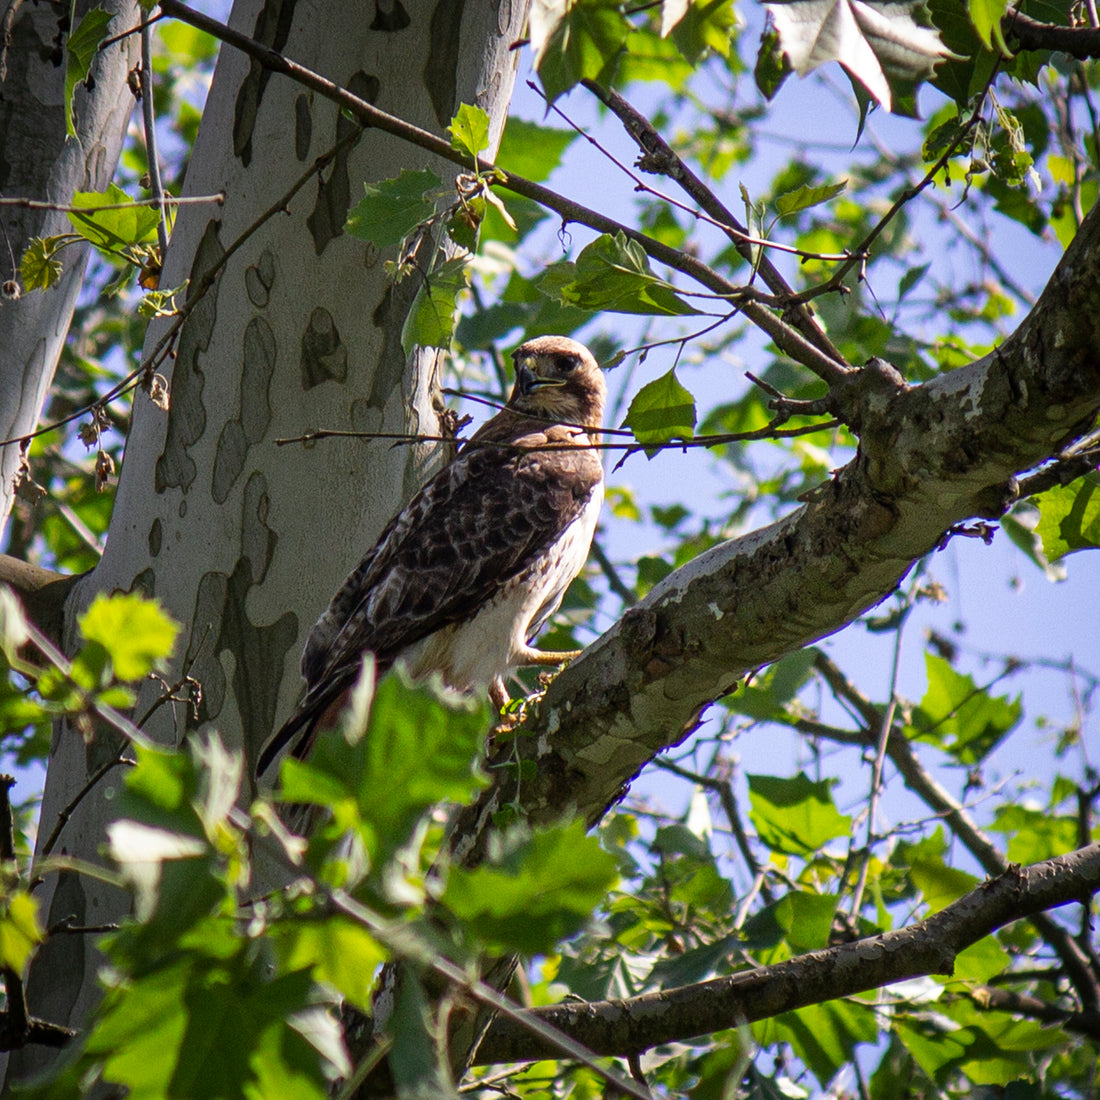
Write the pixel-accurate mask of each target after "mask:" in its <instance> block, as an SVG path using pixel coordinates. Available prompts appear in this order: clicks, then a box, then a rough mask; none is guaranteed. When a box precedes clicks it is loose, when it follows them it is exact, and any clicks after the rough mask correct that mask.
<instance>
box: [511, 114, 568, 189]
mask: <svg viewBox="0 0 1100 1100" xmlns="http://www.w3.org/2000/svg"><path fill="white" fill-rule="evenodd" d="M577 137H578V134H577V133H576V131H574V130H561V129H557V128H555V127H553V126H540V125H539V124H538V123H537V122H529V121H527V120H526V119H523V118H514V117H511V116H509V118H508V122H507V124H506V125H505V127H504V137H503V138H501V142H500V152H499V153H498V154H497V164H498V165H500V167H501V168H503V169H505V170H506V171H508V172H515V173H516V175H518V176H523V177H524V178H525V179H529V180H534V181H535V182H536V183H540V182H542V181H543V180H545V179H546V178H547V177H548V176H549V175H550V173H551V172H553V171H554V169H555V168H556V167H557V166H558V165H559V164H560V163H561V158H562V155H563V154H564V153H565V150H566V149H568V148H569V146H570V145H571V144H572V143H573V142H574V141H575V140H576V139H577ZM511 202H512V199H511V197H510V196H509V203H511Z"/></svg>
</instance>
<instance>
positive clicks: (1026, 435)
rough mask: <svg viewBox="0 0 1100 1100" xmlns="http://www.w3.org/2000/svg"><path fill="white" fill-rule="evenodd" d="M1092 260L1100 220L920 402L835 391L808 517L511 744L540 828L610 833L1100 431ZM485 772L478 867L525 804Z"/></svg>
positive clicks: (726, 567) (592, 655) (713, 576)
mask: <svg viewBox="0 0 1100 1100" xmlns="http://www.w3.org/2000/svg"><path fill="white" fill-rule="evenodd" d="M1098 254H1100V211H1094V212H1093V213H1092V214H1090V215H1089V217H1088V218H1087V219H1086V221H1085V223H1084V225H1083V226H1082V228H1081V231H1080V232H1079V234H1078V236H1077V238H1076V240H1075V241H1074V242H1073V244H1072V245H1071V246H1070V248H1069V249H1068V251H1067V252H1066V255H1065V256H1064V258H1063V260H1062V262H1061V264H1060V265H1059V267H1058V269H1057V270H1056V272H1055V273H1054V275H1053V276H1052V278H1051V280H1050V283H1049V285H1048V286H1047V288H1046V290H1045V291H1044V293H1043V295H1042V297H1041V298H1040V300H1039V302H1038V303H1037V305H1036V307H1035V309H1033V310H1032V312H1031V313H1030V314H1029V315H1028V317H1027V318H1026V319H1025V321H1024V322H1023V324H1022V325H1021V326H1020V328H1019V329H1018V330H1017V332H1016V333H1015V334H1014V335H1013V336H1012V337H1011V338H1010V339H1009V340H1008V341H1006V343H1005V344H1004V345H1003V346H1002V347H1000V348H998V349H997V350H995V351H994V352H992V353H991V354H990V355H987V356H985V357H984V358H982V359H980V360H977V361H976V362H974V363H972V364H970V365H969V366H967V367H963V368H961V369H959V370H957V371H952V372H951V373H949V374H945V375H943V376H941V377H939V378H937V379H935V380H933V381H932V382H930V383H927V384H926V385H923V386H908V385H906V384H905V383H904V382H903V381H902V379H901V378H900V377H899V376H898V375H897V374H896V373H895V372H893V371H892V370H891V368H889V366H888V365H887V364H883V363H881V362H876V363H872V364H871V365H869V366H868V367H865V368H864V369H863V370H861V371H859V372H858V373H857V374H856V375H853V376H851V379H850V382H849V383H848V384H846V385H845V386H843V387H837V388H836V389H835V390H834V393H833V394H832V395H831V400H832V401H834V402H835V403H836V405H837V406H839V407H840V408H839V410H838V411H840V412H841V414H842V416H843V418H844V419H847V420H849V421H850V422H852V423H854V424H855V425H856V426H857V427H858V429H859V433H860V439H861V445H860V452H859V454H858V456H857V458H856V459H855V460H853V461H852V462H851V463H849V465H848V466H846V467H845V468H844V469H843V470H841V471H839V472H838V473H837V474H836V476H835V477H834V478H833V479H832V480H831V481H830V482H829V483H827V484H826V485H823V486H821V488H820V489H819V490H818V491H817V492H816V493H815V494H814V497H813V499H812V500H811V501H810V502H809V503H808V504H806V505H805V506H804V507H803V508H801V509H799V510H798V511H796V512H794V513H793V514H791V515H789V516H787V517H786V518H784V519H782V520H780V521H779V522H777V523H774V524H772V525H771V526H769V527H766V528H764V529H762V530H760V531H755V532H753V533H751V534H749V535H746V536H744V537H742V538H739V539H735V540H733V541H731V542H727V543H724V544H722V545H720V546H717V547H714V548H713V549H711V550H710V551H708V552H707V553H705V554H702V555H700V556H699V557H698V558H696V559H695V560H694V561H692V562H690V563H689V564H688V565H686V566H684V567H683V568H681V569H679V570H677V571H675V572H674V573H672V574H670V575H669V577H667V578H666V579H665V580H664V581H663V582H662V583H661V584H659V585H658V586H657V587H656V588H654V589H653V591H651V592H650V593H649V595H648V596H647V597H646V599H645V600H643V601H642V603H641V604H639V606H637V607H636V608H634V609H632V610H631V611H628V612H627V613H626V615H624V616H623V618H622V619H621V620H620V622H618V623H617V624H616V625H615V626H614V627H613V628H612V629H611V630H610V631H608V632H607V633H606V634H605V635H603V637H601V638H600V639H599V640H598V641H597V642H596V643H594V644H593V645H592V646H590V647H589V648H588V649H587V650H586V651H585V652H584V654H582V656H581V657H579V658H578V659H577V660H576V661H574V662H573V663H572V664H571V665H570V666H569V667H567V668H566V669H565V670H564V671H563V672H562V673H561V675H560V676H558V678H557V679H556V680H555V681H554V682H553V683H552V684H551V685H550V688H549V690H548V691H547V693H546V696H545V698H544V699H543V701H542V704H541V706H540V707H539V709H538V711H537V713H536V714H535V715H533V716H532V717H531V718H530V719H528V721H527V723H526V728H527V730H528V731H529V732H530V733H531V734H532V736H530V737H523V738H520V739H519V741H518V742H516V743H515V744H516V745H517V746H518V748H519V751H521V752H523V753H526V754H528V755H529V757H530V758H531V759H533V760H534V761H536V763H537V774H536V775H535V777H534V779H528V778H525V780H524V786H523V802H524V806H525V808H526V809H527V811H528V813H529V815H530V818H531V820H532V822H535V823H537V822H541V821H549V820H555V819H558V818H560V817H561V816H562V814H564V813H568V812H569V811H570V810H572V811H574V812H576V813H579V814H580V815H582V816H583V817H585V818H586V819H587V820H589V821H596V820H598V819H599V817H600V816H601V815H602V814H603V813H604V811H605V809H606V808H607V807H608V806H609V805H610V804H611V803H612V802H614V801H615V799H616V798H617V797H618V796H619V794H620V792H621V791H622V789H623V787H624V785H625V784H627V783H629V782H630V780H631V779H632V778H633V777H634V776H635V775H636V774H637V773H638V771H639V770H640V769H641V768H642V767H643V766H644V765H645V763H646V762H647V761H648V760H650V759H651V758H652V757H653V756H654V755H655V754H656V753H657V752H660V751H662V750H663V749H665V748H667V747H668V746H669V745H671V744H675V743H677V742H679V741H680V740H682V739H683V738H684V737H685V736H686V735H687V734H688V733H689V732H690V731H691V730H692V729H693V728H694V727H695V725H696V723H697V722H698V720H699V716H700V714H701V713H702V711H703V710H704V709H705V708H706V707H707V706H708V705H710V704H711V703H713V702H714V701H715V700H716V699H718V698H720V697H721V696H722V695H723V694H725V693H727V692H728V691H731V690H733V689H734V688H735V686H736V684H737V681H738V680H739V679H740V678H741V677H742V676H744V675H745V674H746V673H747V672H748V671H750V670H752V669H754V668H759V667H760V666H762V665H766V664H768V663H770V662H772V661H774V660H777V659H778V658H779V657H782V656H783V655H784V654H786V653H790V652H792V651H794V650H796V649H799V648H801V647H803V646H805V645H807V644H809V643H811V642H813V641H816V640H817V639H819V638H822V637H824V636H826V635H828V634H831V633H833V632H834V631H836V630H839V629H840V628H841V627H842V626H844V625H845V624H847V623H848V622H851V621H852V620H853V619H854V618H855V617H856V616H858V615H859V614H861V613H862V612H864V611H866V610H867V609H868V608H869V607H872V606H874V605H875V604H876V603H878V602H879V601H880V600H882V599H883V598H884V597H885V596H887V595H888V594H889V593H890V592H892V591H893V590H894V588H895V586H896V585H897V583H898V582H899V580H900V579H901V578H902V577H904V576H905V574H906V573H907V572H908V571H909V569H910V568H911V567H912V565H913V563H914V562H915V561H917V560H918V559H919V558H920V557H922V556H923V555H924V554H927V553H929V552H930V551H931V550H933V549H934V548H936V547H937V546H938V545H940V543H941V542H942V539H943V537H944V534H945V532H948V531H949V530H950V529H951V528H952V527H953V526H954V525H956V524H958V523H960V522H962V521H964V520H967V519H970V518H972V517H975V516H980V517H985V518H996V517H998V516H1000V515H1001V514H1003V512H1004V511H1005V509H1006V508H1007V507H1008V506H1010V505H1011V503H1012V502H1013V501H1014V499H1015V497H1016V492H1017V489H1016V475H1017V474H1019V473H1020V472H1023V471H1027V470H1030V469H1032V468H1034V467H1035V466H1037V465H1039V464H1040V463H1042V462H1044V461H1046V460H1048V459H1049V458H1050V457H1051V456H1052V455H1056V454H1058V453H1059V452H1060V451H1061V450H1062V449H1063V448H1064V447H1065V446H1066V445H1067V444H1068V443H1069V442H1070V441H1072V440H1073V439H1076V438H1078V437H1080V436H1082V435H1084V434H1085V433H1086V432H1087V431H1088V430H1089V429H1090V428H1091V427H1092V425H1093V421H1094V418H1095V416H1096V413H1097V410H1098V409H1100V354H1098V352H1097V349H1098V348H1100V277H1098V275H1097V272H1098V271H1100V265H1098V263H1097V256H1098ZM499 751H500V752H501V753H510V752H512V751H513V744H512V743H511V742H510V743H509V745H508V746H507V748H506V749H501V750H499ZM489 763H490V765H492V764H494V763H499V761H497V760H490V762H489ZM491 771H492V774H493V775H494V785H493V786H492V787H490V788H488V789H487V791H486V792H485V793H484V794H483V796H482V797H481V798H480V799H479V801H478V802H477V804H475V805H474V806H472V807H470V808H468V809H467V810H466V811H465V812H464V814H463V817H462V820H461V822H460V823H459V830H458V831H459V834H460V835H464V837H465V839H464V840H463V841H462V842H461V843H459V845H458V849H459V852H460V854H468V853H469V854H473V855H474V856H475V858H476V853H477V850H478V849H479V847H480V844H481V841H482V839H483V838H482V828H483V826H484V824H485V823H486V822H488V821H490V820H491V819H492V815H493V814H494V813H495V812H496V810H497V809H498V808H499V807H500V806H501V805H504V804H506V803H508V802H509V801H510V800H511V799H512V797H513V795H514V790H513V789H512V788H511V780H510V779H509V776H510V775H511V774H513V772H512V770H511V769H505V768H496V769H491Z"/></svg>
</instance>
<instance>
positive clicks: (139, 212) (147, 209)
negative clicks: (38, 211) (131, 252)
mask: <svg viewBox="0 0 1100 1100" xmlns="http://www.w3.org/2000/svg"><path fill="white" fill-rule="evenodd" d="M132 202H133V200H132V199H131V198H130V196H129V195H127V194H126V192H125V191H123V190H122V188H121V187H118V186H116V185H115V184H113V183H112V184H108V186H107V190H106V191H77V192H76V194H74V195H73V198H72V205H73V206H77V207H92V208H93V209H90V210H81V211H73V212H70V213H69V215H68V217H69V221H70V222H72V225H73V228H74V229H75V230H76V231H77V232H78V233H79V234H80V235H81V236H82V237H83V238H84V239H85V240H87V241H90V242H91V243H92V244H93V245H95V247H96V248H98V249H100V250H101V251H103V252H110V253H117V252H121V251H122V250H123V249H124V248H132V247H133V246H134V245H137V244H141V243H142V242H143V241H148V240H151V239H152V237H153V235H154V234H155V232H156V228H157V222H158V221H159V220H160V215H159V214H158V213H157V211H156V208H155V207H152V206H134V205H124V206H123V207H122V208H121V209H119V210H97V209H94V207H99V206H112V205H115V204H118V203H132Z"/></svg>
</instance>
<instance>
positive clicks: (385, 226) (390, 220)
mask: <svg viewBox="0 0 1100 1100" xmlns="http://www.w3.org/2000/svg"><path fill="white" fill-rule="evenodd" d="M438 187H439V177H438V176H437V175H436V174H435V173H434V172H432V171H430V170H429V169H427V168H425V169H423V170H422V171H412V170H410V169H408V168H405V169H402V171H401V174H400V175H399V176H396V177H394V178H393V179H388V180H383V181H382V182H381V183H377V184H370V183H368V184H366V185H365V186H364V188H363V190H364V191H365V192H366V194H365V195H364V196H363V198H361V199H360V200H359V202H358V204H357V205H356V206H355V207H354V209H352V210H351V212H350V213H349V214H348V220H347V225H346V226H345V228H346V229H347V231H348V232H349V233H350V234H351V235H352V236H353V237H359V238H361V239H362V240H365V241H371V242H372V243H373V244H375V245H376V246H377V247H378V248H385V247H386V246H387V245H394V244H398V243H399V242H400V241H402V240H404V239H405V237H407V236H408V235H409V234H410V233H411V232H412V231H413V229H415V228H416V227H417V226H418V225H420V224H421V223H422V222H425V221H427V220H428V219H429V218H432V217H434V216H435V201H434V199H433V198H429V195H430V194H431V193H432V192H433V191H435V190H437V189H438Z"/></svg>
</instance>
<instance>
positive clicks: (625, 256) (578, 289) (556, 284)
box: [538, 232, 699, 316]
mask: <svg viewBox="0 0 1100 1100" xmlns="http://www.w3.org/2000/svg"><path fill="white" fill-rule="evenodd" d="M538 286H539V290H541V291H542V292H543V294H546V295H548V296H550V297H552V298H557V299H558V300H559V301H561V302H563V303H565V304H566V305H573V306H578V307H579V308H581V309H586V310H591V311H592V312H597V311H604V310H610V311H611V312H614V313H641V314H650V315H653V316H683V315H685V314H690V313H698V312H699V311H698V310H697V309H695V308H694V307H693V306H690V305H688V303H687V302H685V301H684V300H683V298H681V297H680V296H679V295H678V294H677V293H676V291H675V290H674V289H673V288H672V287H671V286H670V285H669V284H668V283H666V282H665V281H664V280H663V279H659V278H657V276H656V275H654V274H653V272H652V270H651V269H650V266H649V261H648V259H647V258H646V254H645V250H644V249H643V248H642V246H641V245H640V244H638V242H637V241H632V240H630V239H628V238H627V237H626V236H625V235H624V234H623V233H621V232H620V233H617V234H616V235H615V236H614V237H612V236H611V235H610V234H608V233H604V234H601V235H600V236H599V237H597V238H596V239H595V240H594V241H593V242H592V243H591V244H589V245H587V246H586V247H585V248H584V249H583V250H582V251H581V254H580V255H579V256H578V257H577V262H576V263H575V264H572V263H567V262H563V263H558V264H553V265H552V266H550V267H548V268H547V269H546V271H544V272H543V275H542V278H541V279H540V280H539V283H538Z"/></svg>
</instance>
